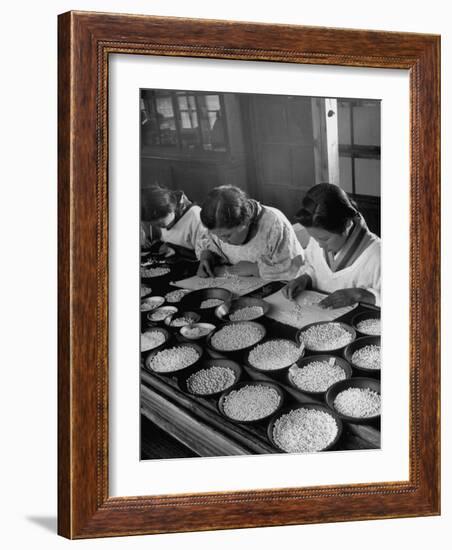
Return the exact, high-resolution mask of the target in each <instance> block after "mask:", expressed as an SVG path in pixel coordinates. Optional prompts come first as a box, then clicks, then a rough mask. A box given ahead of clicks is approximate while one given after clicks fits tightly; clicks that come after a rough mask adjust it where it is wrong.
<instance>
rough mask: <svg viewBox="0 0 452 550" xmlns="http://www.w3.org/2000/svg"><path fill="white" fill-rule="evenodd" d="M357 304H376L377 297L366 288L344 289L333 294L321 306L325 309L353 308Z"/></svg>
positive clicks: (320, 303)
mask: <svg viewBox="0 0 452 550" xmlns="http://www.w3.org/2000/svg"><path fill="white" fill-rule="evenodd" d="M357 302H367V303H371V304H373V303H375V296H374V295H373V294H372V292H369V291H368V290H366V289H365V288H343V289H341V290H336V291H335V292H332V293H331V294H330V295H329V296H327V297H326V298H324V299H323V300H322V301H321V302H319V305H320V306H321V307H323V308H328V307H330V308H333V309H336V308H338V307H346V306H352V305H353V304H356V303H357Z"/></svg>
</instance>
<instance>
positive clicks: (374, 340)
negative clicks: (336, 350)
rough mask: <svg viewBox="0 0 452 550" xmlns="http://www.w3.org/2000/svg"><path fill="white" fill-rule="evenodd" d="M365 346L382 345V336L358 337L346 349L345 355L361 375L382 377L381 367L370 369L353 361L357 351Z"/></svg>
mask: <svg viewBox="0 0 452 550" xmlns="http://www.w3.org/2000/svg"><path fill="white" fill-rule="evenodd" d="M364 346H380V336H363V337H361V338H357V339H356V340H355V341H354V342H352V343H351V344H349V345H348V346H347V347H346V348H345V349H344V357H345V359H346V360H347V361H348V362H349V363H350V365H351V366H352V367H353V368H354V369H355V370H356V373H357V374H358V375H360V376H370V377H377V378H378V377H380V374H381V369H368V368H365V367H359V366H358V365H356V364H355V363H354V362H353V361H352V357H353V354H354V353H355V351H358V350H359V349H361V348H363V347H364Z"/></svg>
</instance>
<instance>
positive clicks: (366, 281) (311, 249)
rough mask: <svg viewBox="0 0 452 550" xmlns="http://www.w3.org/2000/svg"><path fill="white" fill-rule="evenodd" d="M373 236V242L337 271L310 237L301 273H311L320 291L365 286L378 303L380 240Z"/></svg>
mask: <svg viewBox="0 0 452 550" xmlns="http://www.w3.org/2000/svg"><path fill="white" fill-rule="evenodd" d="M374 237H375V239H374V241H373V242H372V243H371V244H370V245H369V246H368V247H367V248H366V249H365V250H364V251H363V253H362V254H361V255H360V256H359V257H358V258H357V259H356V260H355V261H354V262H353V264H351V265H349V266H348V267H346V268H344V269H341V270H339V271H332V270H331V268H330V266H329V265H328V263H327V261H326V260H325V255H324V252H323V249H322V248H321V247H320V245H319V244H318V242H317V241H316V240H315V239H314V238H312V237H311V239H310V240H309V243H308V246H307V248H306V250H305V253H306V266H305V268H304V272H305V273H307V274H308V275H310V277H311V279H312V286H313V288H316V289H317V290H321V291H323V292H334V291H336V290H341V289H345V288H364V289H366V290H368V291H369V292H371V293H372V294H373V295H374V296H375V304H376V305H377V306H380V292H381V269H380V253H381V241H380V239H379V238H378V237H377V236H376V235H374Z"/></svg>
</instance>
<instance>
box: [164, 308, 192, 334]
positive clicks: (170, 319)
mask: <svg viewBox="0 0 452 550" xmlns="http://www.w3.org/2000/svg"><path fill="white" fill-rule="evenodd" d="M171 307H176V306H171ZM181 317H182V318H184V319H187V321H188V323H187V325H191V324H192V323H197V322H198V321H199V320H200V319H201V316H200V315H198V313H195V312H194V311H184V312H182V311H179V310H177V308H176V311H175V312H174V313H172V314H171V315H168V317H166V318H165V320H164V321H163V322H164V323H165V325H166V326H167V327H170V328H176V329H179V328H181V326H184V325H179V326H177V325H173V322H174V321H175V320H176V319H180V318H181Z"/></svg>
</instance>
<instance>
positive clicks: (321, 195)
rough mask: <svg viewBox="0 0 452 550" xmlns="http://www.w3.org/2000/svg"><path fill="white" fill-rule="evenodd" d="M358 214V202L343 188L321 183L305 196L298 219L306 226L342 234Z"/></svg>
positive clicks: (297, 215)
mask: <svg viewBox="0 0 452 550" xmlns="http://www.w3.org/2000/svg"><path fill="white" fill-rule="evenodd" d="M357 214H358V210H357V208H356V204H355V203H354V201H352V200H351V199H350V198H349V197H348V195H347V193H346V192H345V191H344V190H343V189H341V188H340V187H339V186H338V185H333V184H331V183H319V184H318V185H314V187H311V189H309V191H308V192H307V193H306V195H305V196H304V199H303V202H302V204H301V210H299V211H298V212H297V214H296V219H297V221H299V222H300V223H301V225H304V226H305V227H317V228H319V229H326V230H327V231H330V232H331V233H338V234H341V233H343V232H344V231H345V228H346V226H347V222H348V221H349V220H351V219H352V218H354V217H355V216H356V215H357Z"/></svg>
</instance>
